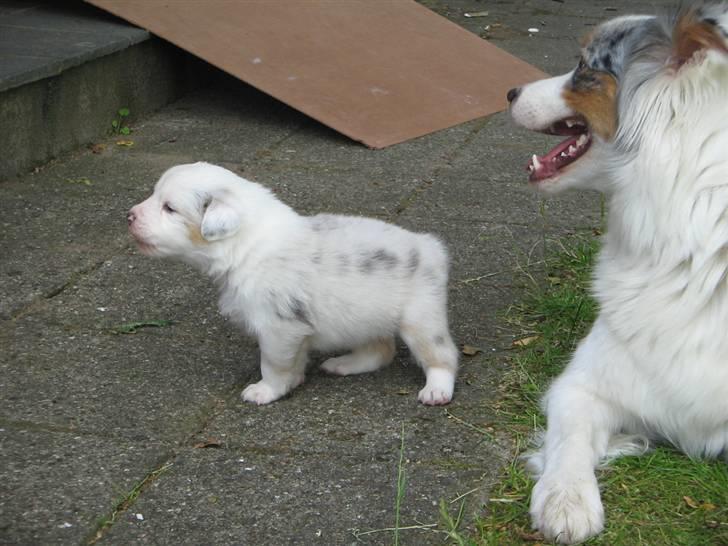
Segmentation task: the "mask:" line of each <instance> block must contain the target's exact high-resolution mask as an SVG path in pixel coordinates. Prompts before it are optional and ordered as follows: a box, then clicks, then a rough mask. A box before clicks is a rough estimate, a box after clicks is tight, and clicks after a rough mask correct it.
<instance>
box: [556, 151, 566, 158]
mask: <svg viewBox="0 0 728 546" xmlns="http://www.w3.org/2000/svg"><path fill="white" fill-rule="evenodd" d="M561 157H566V152H561ZM554 159H555V158H554Z"/></svg>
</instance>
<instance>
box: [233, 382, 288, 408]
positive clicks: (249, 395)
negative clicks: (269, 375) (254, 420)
mask: <svg viewBox="0 0 728 546" xmlns="http://www.w3.org/2000/svg"><path fill="white" fill-rule="evenodd" d="M240 396H241V397H242V398H243V400H245V401H246V402H252V403H253V404H258V405H259V406H260V405H263V404H270V403H271V402H273V401H274V400H278V399H279V398H280V397H281V396H283V394H282V393H278V392H276V391H275V390H274V389H273V388H272V387H271V386H270V385H268V384H266V383H263V382H262V381H258V382H257V383H253V384H252V385H248V386H247V387H245V389H243V392H242V394H241V395H240Z"/></svg>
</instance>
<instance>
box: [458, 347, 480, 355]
mask: <svg viewBox="0 0 728 546" xmlns="http://www.w3.org/2000/svg"><path fill="white" fill-rule="evenodd" d="M482 352H483V349H481V348H480V347H473V346H472V345H463V348H462V353H463V354H464V355H466V356H475V355H477V354H478V353H482Z"/></svg>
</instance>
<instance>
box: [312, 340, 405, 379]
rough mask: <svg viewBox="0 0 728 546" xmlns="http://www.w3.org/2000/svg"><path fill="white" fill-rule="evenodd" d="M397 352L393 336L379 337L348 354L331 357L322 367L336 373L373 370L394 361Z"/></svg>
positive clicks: (348, 373)
mask: <svg viewBox="0 0 728 546" xmlns="http://www.w3.org/2000/svg"><path fill="white" fill-rule="evenodd" d="M395 352H396V350H395V346H394V338H393V337H390V338H385V339H379V340H377V341H372V342H371V343H367V344H366V345H363V346H361V347H357V348H356V349H355V350H354V351H353V352H352V353H349V354H348V355H343V356H337V357H335V358H329V359H328V360H327V361H326V362H324V363H323V364H322V365H321V369H322V370H324V371H326V372H329V373H332V374H335V375H354V374H359V373H367V372H373V371H376V370H378V369H379V368H383V367H384V366H386V365H387V364H389V363H390V362H392V359H393V358H394V353H395Z"/></svg>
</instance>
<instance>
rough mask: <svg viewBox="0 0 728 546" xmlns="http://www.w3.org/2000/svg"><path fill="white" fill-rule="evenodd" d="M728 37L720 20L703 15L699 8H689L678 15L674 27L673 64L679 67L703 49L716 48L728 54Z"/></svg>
mask: <svg viewBox="0 0 728 546" xmlns="http://www.w3.org/2000/svg"><path fill="white" fill-rule="evenodd" d="M726 38H727V36H726V30H725V29H724V28H723V27H722V26H721V23H720V21H718V20H717V19H713V18H711V17H705V16H702V15H701V13H700V11H699V10H698V9H695V8H692V9H688V10H687V11H685V12H683V13H682V14H680V15H679V16H678V18H677V21H676V22H675V26H674V28H673V33H672V62H673V65H674V66H675V67H676V68H679V67H681V66H682V65H684V64H685V63H687V62H689V61H690V60H691V59H693V57H694V56H695V55H696V54H697V53H699V52H701V51H709V50H716V51H721V52H723V53H726V54H728V44H727V43H726Z"/></svg>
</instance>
